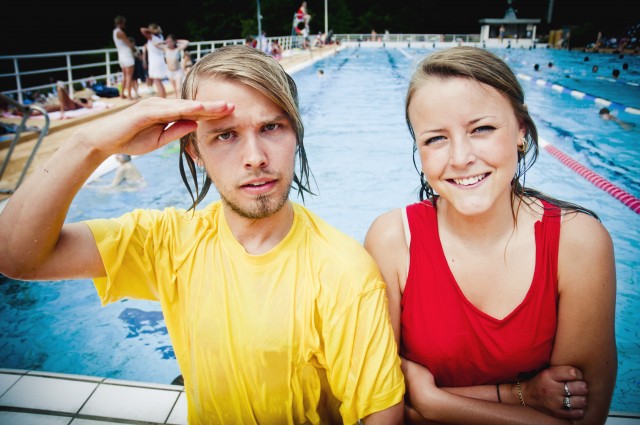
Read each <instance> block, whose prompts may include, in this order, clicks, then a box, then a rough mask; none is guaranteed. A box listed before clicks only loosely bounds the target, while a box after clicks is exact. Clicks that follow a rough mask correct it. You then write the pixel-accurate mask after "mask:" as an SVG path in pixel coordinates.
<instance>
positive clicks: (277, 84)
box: [180, 45, 313, 208]
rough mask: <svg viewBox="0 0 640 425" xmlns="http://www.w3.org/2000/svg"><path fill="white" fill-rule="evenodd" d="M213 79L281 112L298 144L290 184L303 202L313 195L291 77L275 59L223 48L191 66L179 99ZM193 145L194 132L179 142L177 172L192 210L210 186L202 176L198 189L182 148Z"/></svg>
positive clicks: (239, 48)
mask: <svg viewBox="0 0 640 425" xmlns="http://www.w3.org/2000/svg"><path fill="white" fill-rule="evenodd" d="M214 78H218V79H223V80H227V81H231V82H237V83H240V84H244V85H246V86H249V87H251V88H253V89H255V90H257V91H259V92H260V93H261V94H263V95H264V96H265V97H267V98H268V99H269V100H271V101H272V102H273V103H275V104H276V105H277V106H278V107H279V108H280V109H282V111H284V113H285V115H286V117H287V118H288V119H289V122H290V123H291V126H292V127H293V130H294V132H295V134H296V142H297V143H296V145H297V148H296V154H297V156H298V168H297V171H296V172H294V175H293V185H294V188H295V189H296V190H297V191H298V194H299V195H300V197H301V198H302V200H303V202H304V193H305V192H306V193H309V194H313V192H312V191H311V188H310V184H309V178H310V176H311V171H310V169H309V163H308V161H307V154H306V152H305V149H304V144H303V139H304V126H303V125H302V118H301V116H300V110H299V107H298V89H297V87H296V83H295V82H294V81H293V79H292V78H291V76H289V74H287V73H286V71H285V70H284V68H282V65H280V63H279V62H278V61H277V60H275V59H274V58H272V57H271V56H269V55H267V54H266V53H264V52H262V51H260V50H258V49H254V48H253V47H250V46H246V45H233V46H224V47H221V48H219V49H216V50H214V51H213V52H211V53H209V54H207V55H206V56H204V57H203V58H202V59H200V60H199V61H197V62H196V63H195V64H194V65H193V66H192V67H191V70H190V71H189V73H188V74H187V76H186V78H185V80H184V83H183V85H182V98H183V99H189V100H191V99H195V98H196V95H197V93H198V87H199V85H200V82H201V81H206V80H210V79H214ZM195 142H196V136H195V132H193V133H190V134H188V135H186V136H184V137H182V139H180V158H181V159H180V173H181V175H182V180H183V182H184V183H185V185H186V186H187V190H188V191H189V194H190V195H191V198H192V199H193V204H192V205H191V208H195V207H196V206H197V205H198V204H199V203H200V202H201V201H202V200H203V199H204V197H205V196H206V194H207V193H208V191H209V188H210V187H211V183H212V182H211V179H210V178H209V176H208V175H206V173H205V175H204V176H203V182H202V188H201V189H199V184H198V178H197V170H196V166H195V163H194V161H193V159H192V158H191V157H190V156H189V155H188V154H187V153H186V149H185V148H186V147H187V146H188V145H189V144H193V146H194V148H195V149H196V151H197V149H198V148H197V144H196V143H195ZM185 165H186V168H187V169H188V170H189V173H190V175H191V178H192V180H193V183H194V186H195V194H194V192H193V191H192V189H191V185H190V184H189V183H188V179H187V176H186V171H185Z"/></svg>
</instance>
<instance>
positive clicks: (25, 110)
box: [0, 93, 50, 194]
mask: <svg viewBox="0 0 640 425" xmlns="http://www.w3.org/2000/svg"><path fill="white" fill-rule="evenodd" d="M0 102H2V103H6V104H7V105H10V106H13V107H14V108H16V109H18V110H19V111H20V113H21V114H22V121H21V122H20V125H19V126H18V130H17V131H16V132H15V136H14V137H13V140H12V141H11V144H10V145H9V147H8V149H7V155H6V156H5V158H4V161H3V163H2V167H1V168H0V180H2V176H3V175H4V172H5V170H6V169H7V166H8V165H9V161H10V160H11V155H12V154H13V150H14V148H15V147H16V145H17V144H18V143H19V142H20V135H21V134H22V132H23V131H24V130H25V128H26V124H27V121H28V120H29V118H31V114H32V113H33V111H38V112H40V113H41V114H42V116H43V117H44V126H43V127H42V128H41V129H39V130H38V132H39V133H40V135H39V136H38V140H37V141H36V143H35V145H34V146H33V149H32V150H31V154H30V155H29V158H28V159H27V162H26V164H25V165H24V168H23V169H22V173H21V174H20V178H19V179H18V181H17V182H16V184H15V186H14V187H13V189H0V193H3V194H12V193H13V192H15V191H16V190H17V189H18V187H19V186H20V185H21V184H22V181H23V180H24V178H25V177H26V175H27V170H28V169H29V166H31V162H32V161H33V158H34V157H35V155H36V152H37V151H38V148H39V147H40V144H41V143H42V140H43V139H44V136H46V135H47V133H49V123H50V119H49V113H48V112H47V111H46V110H45V109H44V108H43V107H41V106H37V105H31V106H25V105H23V104H21V103H20V102H16V101H15V100H13V99H12V98H10V97H8V96H5V95H4V94H2V93H0Z"/></svg>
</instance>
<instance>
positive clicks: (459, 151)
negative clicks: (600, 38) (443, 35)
mask: <svg viewBox="0 0 640 425" xmlns="http://www.w3.org/2000/svg"><path fill="white" fill-rule="evenodd" d="M406 118H407V124H408V126H409V130H410V132H411V134H412V136H413V137H414V140H415V146H414V150H415V152H418V153H419V156H420V163H421V169H420V178H421V193H420V199H421V202H419V203H416V204H413V205H409V206H407V207H405V208H401V209H396V210H392V211H389V212H387V213H385V214H383V215H381V216H380V217H378V218H377V219H376V220H375V221H374V223H373V224H372V225H371V228H370V229H369V232H368V234H367V236H366V239H365V246H366V247H367V249H368V250H369V252H370V253H371V254H372V255H373V257H374V258H375V260H376V262H377V263H378V265H379V267H380V269H381V271H382V274H383V276H384V278H385V280H386V282H387V290H388V298H389V305H390V311H391V320H392V323H393V326H394V330H395V332H396V337H397V338H398V341H399V344H400V349H401V354H402V356H403V357H404V359H405V360H404V361H403V371H404V373H405V379H406V384H407V394H408V401H409V403H408V405H409V406H410V407H408V408H407V410H406V412H405V413H406V414H405V417H406V418H407V419H408V421H410V422H416V423H433V422H437V423H458V424H526V423H529V424H562V423H571V422H570V421H575V423H581V424H582V423H584V424H603V423H604V422H605V421H606V419H607V415H608V411H609V405H610V402H611V397H612V393H613V388H614V384H615V378H616V371H617V354H616V343H615V330H614V314H615V296H616V287H615V263H614V255H613V246H612V241H611V238H610V236H609V233H608V232H607V230H606V229H605V228H604V227H603V226H602V224H601V223H600V221H599V220H598V218H597V216H596V215H595V214H594V213H593V212H591V211H589V210H586V209H585V208H581V207H579V206H577V205H574V204H570V203H567V202H563V201H559V200H557V199H554V198H552V197H550V196H547V195H545V194H543V193H540V192H538V191H536V190H533V189H531V188H527V187H526V186H525V184H524V180H525V172H526V171H527V170H528V169H529V167H530V166H531V165H532V164H533V163H534V162H535V160H536V158H537V155H538V139H537V138H538V136H537V130H536V126H535V124H534V123H533V121H532V119H531V117H530V116H529V113H528V111H527V107H526V105H525V103H524V92H523V90H522V88H521V87H520V84H519V83H518V80H517V78H516V77H515V75H514V74H513V72H512V71H511V69H510V68H509V67H508V65H507V64H506V63H505V62H503V61H502V60H501V59H500V58H499V57H498V56H496V55H495V54H493V53H491V52H489V51H487V50H484V49H480V48H473V47H455V48H452V49H448V50H444V51H440V52H436V53H434V54H432V55H430V56H429V57H427V58H426V59H425V60H423V62H422V63H421V64H420V65H419V66H418V69H417V71H416V72H415V74H414V75H413V78H412V80H411V83H410V86H409V90H408V94H407V99H406Z"/></svg>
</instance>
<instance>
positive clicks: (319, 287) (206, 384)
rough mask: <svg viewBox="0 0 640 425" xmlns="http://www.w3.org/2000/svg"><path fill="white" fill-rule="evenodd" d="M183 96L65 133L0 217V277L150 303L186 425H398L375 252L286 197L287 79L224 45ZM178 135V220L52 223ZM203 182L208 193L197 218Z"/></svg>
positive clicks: (154, 216) (291, 170) (290, 99)
mask: <svg viewBox="0 0 640 425" xmlns="http://www.w3.org/2000/svg"><path fill="white" fill-rule="evenodd" d="M182 98H183V99H161V98H157V97H152V98H147V99H144V100H141V101H139V102H137V103H136V104H134V105H132V106H130V107H129V108H127V109H125V110H123V111H121V112H118V113H116V114H114V115H112V116H111V117H110V120H108V121H96V122H95V123H93V124H92V125H91V126H90V127H89V128H86V129H85V130H78V131H77V132H76V133H74V135H73V136H72V137H71V139H70V140H69V141H68V143H66V144H64V145H62V147H61V148H60V149H59V150H58V151H56V153H55V154H54V155H53V156H52V157H51V158H50V160H49V161H48V162H47V163H46V164H45V165H44V166H43V168H41V169H40V170H37V171H36V172H34V173H33V174H32V175H31V176H30V178H29V179H28V180H27V181H26V182H25V183H24V184H22V185H21V186H20V188H19V189H18V190H17V191H16V192H15V193H14V194H13V195H12V197H11V199H10V201H9V202H8V204H7V205H6V207H5V208H4V210H3V211H2V213H1V214H0V239H1V240H2V241H3V244H2V245H1V246H0V273H3V274H5V275H6V276H10V277H15V278H19V279H23V280H24V279H31V280H34V279H37V280H39V279H63V278H81V277H91V278H94V283H95V285H96V288H97V290H98V293H99V295H100V298H101V300H102V302H103V303H108V302H113V301H115V300H118V299H121V298H123V297H132V298H144V299H153V300H159V301H160V304H161V306H162V310H163V314H164V318H165V320H166V324H167V328H168V330H169V334H170V335H171V339H172V343H173V348H174V351H175V353H176V357H177V360H178V364H179V365H180V370H181V373H182V375H183V377H184V385H185V390H186V393H187V403H188V416H189V423H190V424H200V423H207V424H210V423H225V424H245V423H292V424H297V423H345V424H355V423H356V422H358V419H360V418H364V421H365V423H366V424H399V423H401V418H402V412H403V395H404V380H403V375H402V371H401V369H400V358H399V356H398V354H397V345H396V343H395V339H394V335H393V329H392V327H391V323H390V320H389V312H388V308H387V299H386V294H385V285H384V282H383V281H382V277H381V275H380V273H379V271H378V269H377V267H376V265H375V263H374V262H373V259H372V258H371V257H370V256H369V255H368V254H367V252H366V251H365V250H364V248H363V247H362V245H361V244H360V243H358V242H357V241H356V240H355V239H352V238H351V237H348V236H346V235H344V234H343V233H341V232H340V231H338V230H337V229H336V228H334V227H332V226H330V225H329V224H328V223H326V222H325V221H323V220H321V219H320V218H319V217H317V216H316V215H314V214H313V213H312V212H311V211H309V210H307V209H306V208H305V207H304V206H302V205H299V204H297V203H294V202H292V201H290V200H289V193H290V190H291V189H292V188H293V189H295V190H297V192H298V194H299V195H300V196H301V197H302V199H303V200H304V194H305V193H306V194H310V193H311V188H310V182H309V180H310V176H311V173H310V170H309V165H308V162H307V157H306V153H305V149H304V144H303V135H304V128H303V126H302V122H301V118H300V112H299V107H298V99H297V89H296V85H295V82H294V80H293V79H292V78H291V77H290V76H289V75H288V74H287V73H286V72H285V70H284V69H283V68H282V66H281V65H280V64H279V63H278V62H277V61H276V60H275V59H273V58H272V57H270V56H269V55H266V54H265V53H263V52H261V51H259V50H257V49H253V48H250V47H248V46H238V45H236V46H226V47H222V48H219V49H216V50H215V51H214V52H212V53H210V54H208V55H206V56H205V57H203V58H202V59H200V60H198V61H197V62H196V64H195V65H194V66H193V68H192V69H191V71H190V72H189V74H188V75H187V77H186V80H185V83H184V86H183V90H182ZM176 138H180V158H181V160H180V171H181V175H182V176H183V181H184V182H185V184H186V186H187V188H188V190H189V192H190V193H191V195H192V201H193V202H192V205H191V208H190V209H189V210H187V211H185V210H178V209H176V208H167V209H165V210H164V211H157V210H140V209H138V210H134V211H133V212H131V213H128V214H125V215H123V216H122V217H119V218H114V219H109V220H90V221H86V222H81V223H64V221H65V215H66V213H67V210H68V208H69V205H70V204H71V202H72V200H73V198H74V196H75V194H76V193H77V192H78V190H79V189H80V187H81V186H82V184H83V182H84V181H85V180H86V179H87V178H88V177H89V176H90V175H91V174H92V172H93V171H94V170H95V169H96V168H97V167H98V166H99V165H100V163H101V162H102V161H104V160H105V159H106V158H108V157H109V156H110V155H112V154H117V153H126V154H129V155H134V154H135V155H138V154H144V153H147V152H150V151H153V150H154V149H158V148H160V147H162V146H164V145H166V144H168V143H169V142H171V141H172V140H175V139H176ZM198 170H202V171H203V172H205V173H206V174H205V177H204V179H203V178H201V176H200V175H199V173H198ZM187 176H190V177H191V178H192V179H193V185H194V186H195V189H192V186H191V184H190V183H189V178H188V177H187ZM200 183H201V185H200ZM211 184H213V185H214V186H215V187H216V188H217V190H218V191H219V193H220V198H221V200H220V201H217V202H213V203H211V204H209V205H208V206H206V207H204V208H203V209H199V210H196V207H197V206H198V205H199V204H200V202H201V201H202V200H203V199H204V198H205V196H206V194H207V192H208V190H209V188H210V187H211ZM36 199H37V200H38V208H33V202H34V200H36ZM70 259H73V260H70ZM214 391H215V392H214Z"/></svg>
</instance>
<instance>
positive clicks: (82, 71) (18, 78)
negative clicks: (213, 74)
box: [0, 36, 302, 104]
mask: <svg viewBox="0 0 640 425" xmlns="http://www.w3.org/2000/svg"><path fill="white" fill-rule="evenodd" d="M272 40H277V41H278V43H279V44H280V46H281V47H282V50H283V51H285V50H289V49H293V48H295V47H297V46H298V45H301V44H302V43H301V42H300V37H299V36H282V37H267V42H268V43H269V44H270V43H271V41H272ZM244 43H245V40H244V39H229V40H213V41H197V42H190V43H189V47H188V48H187V50H188V51H189V53H191V54H193V55H194V58H195V60H196V61H197V60H199V59H200V58H201V57H202V56H204V55H206V54H207V53H209V52H211V51H213V50H215V49H217V48H219V47H222V46H227V45H233V44H244ZM0 70H1V71H0V92H1V93H3V94H5V95H6V96H7V97H13V98H14V99H15V100H17V101H18V102H19V103H20V104H25V103H26V102H25V100H26V96H25V93H27V92H30V91H36V90H43V91H48V92H52V91H53V89H54V88H55V86H56V83H57V81H58V80H60V81H64V82H65V83H66V86H67V87H69V95H70V96H72V97H73V94H74V85H78V84H79V85H81V86H83V87H84V86H86V85H87V84H89V83H90V82H92V81H104V82H105V83H106V84H107V85H109V86H113V85H116V84H117V81H118V79H120V78H121V76H122V71H121V70H120V66H119V64H118V51H117V49H114V48H110V49H100V50H79V51H71V52H59V53H40V54H21V55H12V56H0ZM9 70H12V71H11V72H8V71H9Z"/></svg>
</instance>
